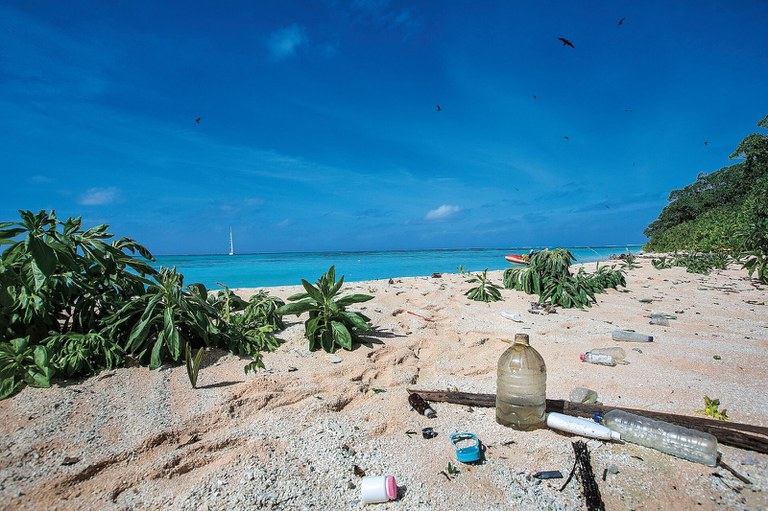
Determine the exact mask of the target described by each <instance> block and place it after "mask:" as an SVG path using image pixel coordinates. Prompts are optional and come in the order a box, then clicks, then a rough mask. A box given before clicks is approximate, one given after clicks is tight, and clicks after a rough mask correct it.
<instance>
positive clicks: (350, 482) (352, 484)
mask: <svg viewBox="0 0 768 511" xmlns="http://www.w3.org/2000/svg"><path fill="white" fill-rule="evenodd" d="M347 488H349V489H350V490H354V489H355V488H357V486H355V483H353V482H352V481H347Z"/></svg>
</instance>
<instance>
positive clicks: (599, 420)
mask: <svg viewBox="0 0 768 511" xmlns="http://www.w3.org/2000/svg"><path fill="white" fill-rule="evenodd" d="M592 420H593V421H595V422H597V423H598V424H602V423H603V412H595V414H594V415H593V416H592Z"/></svg>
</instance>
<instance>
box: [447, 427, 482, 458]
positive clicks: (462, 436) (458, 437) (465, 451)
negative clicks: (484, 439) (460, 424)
mask: <svg viewBox="0 0 768 511" xmlns="http://www.w3.org/2000/svg"><path fill="white" fill-rule="evenodd" d="M465 440H470V441H472V442H473V443H472V445H468V446H467V447H461V448H459V442H463V441H465ZM451 442H453V446H454V447H456V459H457V460H459V461H460V462H462V463H473V462H475V461H479V460H480V456H481V451H480V440H478V438H477V435H475V434H474V433H454V434H452V435H451Z"/></svg>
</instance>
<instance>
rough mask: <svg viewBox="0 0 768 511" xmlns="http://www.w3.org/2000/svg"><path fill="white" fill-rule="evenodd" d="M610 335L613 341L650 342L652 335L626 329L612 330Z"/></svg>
mask: <svg viewBox="0 0 768 511" xmlns="http://www.w3.org/2000/svg"><path fill="white" fill-rule="evenodd" d="M611 337H612V338H613V340H614V341H628V342H652V341H653V336H652V335H646V334H641V333H638V332H630V331H628V330H614V331H613V334H611Z"/></svg>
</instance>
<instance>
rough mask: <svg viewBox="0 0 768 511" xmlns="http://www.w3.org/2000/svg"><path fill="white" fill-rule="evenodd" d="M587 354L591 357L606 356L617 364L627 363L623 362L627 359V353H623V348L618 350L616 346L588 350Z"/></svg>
mask: <svg viewBox="0 0 768 511" xmlns="http://www.w3.org/2000/svg"><path fill="white" fill-rule="evenodd" d="M589 352H590V353H592V354H593V355H608V356H609V357H613V361H614V362H616V363H617V364H627V363H628V362H626V361H625V360H624V359H625V358H626V357H627V352H626V351H624V348H620V347H618V346H615V347H613V348H595V349H593V350H589Z"/></svg>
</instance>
